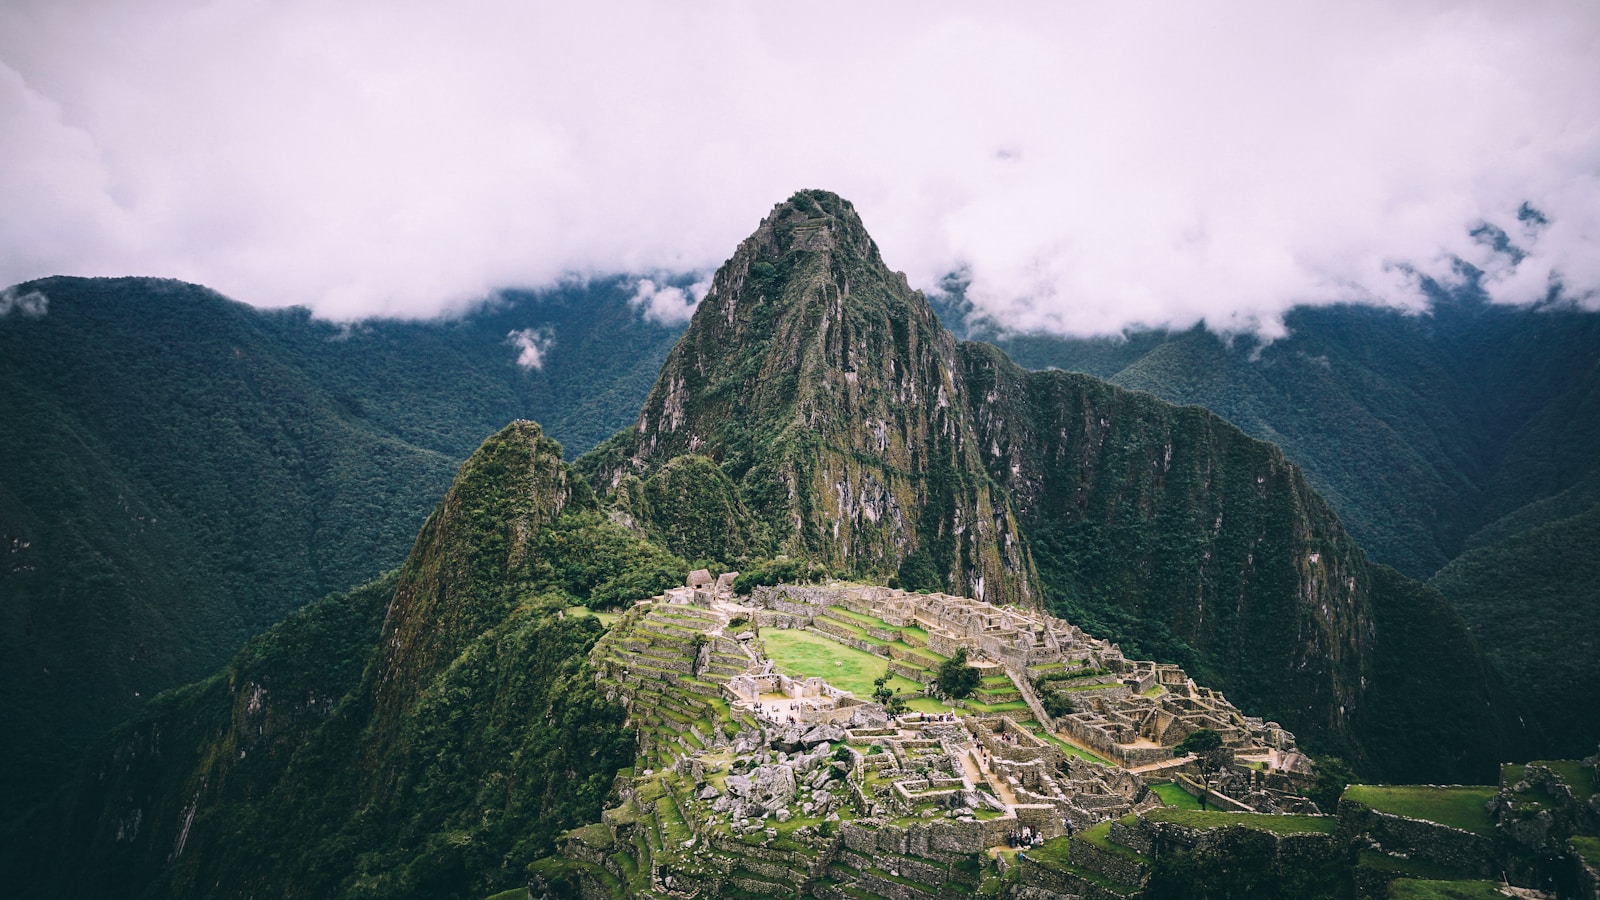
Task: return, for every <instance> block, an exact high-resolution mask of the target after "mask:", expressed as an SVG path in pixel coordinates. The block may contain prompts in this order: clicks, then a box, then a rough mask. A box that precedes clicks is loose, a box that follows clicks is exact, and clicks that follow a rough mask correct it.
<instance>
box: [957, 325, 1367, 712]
mask: <svg viewBox="0 0 1600 900" xmlns="http://www.w3.org/2000/svg"><path fill="white" fill-rule="evenodd" d="M963 350H964V351H965V357H966V363H967V368H966V374H967V377H968V379H969V390H970V393H971V395H972V396H973V397H974V399H975V401H976V405H975V409H974V416H975V420H976V423H977V431H978V434H979V435H980V437H981V439H982V440H983V443H984V446H985V447H986V448H987V451H988V453H987V458H988V462H989V470H990V472H991V473H993V475H994V478H995V479H996V480H997V481H998V482H1000V483H1001V484H1003V485H1005V487H1006V488H1007V490H1008V491H1009V492H1010V495H1011V497H1012V500H1013V502H1014V503H1015V504H1016V505H1017V508H1018V510H1019V513H1020V515H1021V518H1022V521H1023V523H1024V530H1025V533H1026V534H1027V535H1028V537H1029V539H1030V541H1031V542H1032V544H1033V546H1034V548H1035V556H1036V558H1037V559H1038V561H1039V569H1040V572H1041V576H1042V579H1043V582H1044V585H1045V588H1046V590H1047V592H1048V593H1049V595H1050V596H1051V598H1052V599H1053V600H1054V601H1055V602H1056V604H1057V605H1058V607H1059V608H1061V609H1062V610H1063V611H1064V612H1065V613H1067V614H1068V615H1069V616H1070V617H1071V618H1073V619H1074V620H1075V621H1078V622H1080V623H1082V624H1084V625H1085V627H1087V628H1090V629H1091V630H1092V631H1097V632H1100V633H1109V634H1115V635H1118V636H1119V637H1122V638H1124V639H1125V640H1130V641H1134V642H1136V643H1137V644H1138V652H1153V653H1155V654H1157V655H1159V656H1163V657H1167V658H1177V659H1180V660H1182V661H1183V662H1185V663H1186V664H1188V665H1190V666H1192V667H1193V670H1194V672H1195V674H1196V677H1198V678H1201V679H1202V680H1203V681H1205V682H1206V683H1210V684H1216V685H1217V686H1219V687H1222V688H1223V689H1225V690H1227V691H1229V693H1230V696H1232V695H1235V694H1237V695H1239V696H1240V697H1241V698H1242V704H1243V705H1244V706H1245V707H1246V708H1248V709H1251V710H1252V711H1253V712H1257V713H1264V714H1266V715H1268V716H1269V717H1281V718H1282V720H1283V721H1284V722H1285V723H1287V724H1289V725H1290V727H1291V728H1294V729H1295V730H1297V731H1301V732H1309V733H1310V734H1311V735H1313V736H1322V737H1328V736H1333V737H1337V738H1340V739H1341V740H1342V741H1348V740H1349V739H1350V738H1351V737H1353V735H1352V734H1351V727H1350V715H1351V714H1352V713H1353V712H1354V710H1355V709H1356V708H1357V707H1358V706H1359V705H1360V700H1361V694H1362V684H1363V676H1364V675H1366V674H1368V673H1367V667H1368V665H1369V658H1370V656H1371V653H1372V649H1373V636H1374V633H1375V632H1374V625H1373V620H1372V611H1371V599H1370V598H1371V590H1370V584H1369V579H1368V577H1367V572H1366V565H1365V561H1364V559H1363V558H1362V555H1361V551H1360V550H1359V549H1358V548H1357V547H1356V546H1355V543H1354V542H1353V541H1351V540H1350V538H1349V537H1348V536H1347V535H1346V534H1345V533H1344V531H1343V529H1341V528H1340V527H1339V522H1338V519H1337V518H1336V517H1335V516H1334V515H1333V513H1332V512H1331V511H1330V510H1329V509H1328V507H1327V504H1326V503H1324V502H1323V501H1322V498H1320V497H1318V496H1317V495H1316V493H1315V492H1313V491H1312V490H1311V489H1310V488H1308V487H1307V486H1306V484H1305V481H1304V480H1303V479H1302V477H1301V475H1300V472H1299V470H1298V469H1296V468H1295V466H1294V465H1293V464H1291V463H1289V462H1288V461H1287V460H1285V459H1284V458H1283V454H1282V453H1281V452H1280V451H1279V450H1278V448H1277V447H1275V446H1273V445H1271V444H1267V443H1265V442H1262V441H1257V440H1254V439H1252V438H1249V437H1246V436H1245V435H1244V434H1243V433H1241V432H1240V431H1239V430H1238V429H1237V428H1234V427H1233V426H1232V425H1229V424H1228V423H1227V422H1224V421H1223V420H1221V419H1220V418H1218V417H1216V416H1215V415H1212V414H1211V413H1208V412H1206V411H1205V410H1203V409H1200V408H1199V407H1192V406H1191V407H1175V406H1171V405H1169V404H1166V403H1162V402H1161V401H1159V400H1156V399H1155V398H1154V397H1151V396H1150V395H1148V394H1142V393H1135V392H1132V391H1126V390H1123V389H1121V388H1117V387H1113V386H1112V385H1109V384H1107V383H1105V382H1103V381H1100V380H1098V379H1095V378H1091V377H1088V376H1084V375H1076V374H1069V373H1065V372H1025V371H1023V370H1021V369H1019V368H1018V367H1017V366H1015V365H1014V364H1013V363H1011V361H1010V360H1008V359H1006V358H1005V356H1004V355H1003V354H1001V353H1000V352H999V351H997V350H995V349H994V348H992V347H989V346H988V345H984V344H967V345H963Z"/></svg>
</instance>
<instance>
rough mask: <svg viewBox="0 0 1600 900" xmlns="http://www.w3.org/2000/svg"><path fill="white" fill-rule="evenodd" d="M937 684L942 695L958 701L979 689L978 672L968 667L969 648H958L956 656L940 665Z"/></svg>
mask: <svg viewBox="0 0 1600 900" xmlns="http://www.w3.org/2000/svg"><path fill="white" fill-rule="evenodd" d="M935 684H937V685H938V686H939V691H940V692H941V693H943V694H945V695H946V696H949V697H954V698H955V699H957V700H960V699H961V698H962V697H965V696H967V695H968V694H971V693H972V692H973V690H974V689H976V688H977V687H978V670H977V669H974V668H973V667H971V666H969V665H967V648H965V647H960V648H957V650H956V655H955V656H952V657H950V658H949V659H947V660H945V661H944V662H942V663H940V664H939V676H938V679H937V680H936V681H935Z"/></svg>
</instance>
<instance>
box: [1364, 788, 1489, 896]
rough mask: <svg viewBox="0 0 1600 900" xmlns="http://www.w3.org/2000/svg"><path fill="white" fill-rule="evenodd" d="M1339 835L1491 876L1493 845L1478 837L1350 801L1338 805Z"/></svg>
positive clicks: (1487, 840)
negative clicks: (1363, 838)
mask: <svg viewBox="0 0 1600 900" xmlns="http://www.w3.org/2000/svg"><path fill="white" fill-rule="evenodd" d="M1339 834H1340V836H1341V837H1343V838H1344V839H1345V840H1346V841H1349V840H1354V839H1355V838H1356V837H1357V836H1359V835H1367V836H1369V837H1371V838H1372V839H1373V840H1375V841H1377V842H1378V843H1379V844H1381V845H1382V846H1383V848H1384V849H1385V850H1391V851H1393V850H1402V851H1405V852H1406V853H1408V854H1409V855H1411V856H1413V857H1416V858H1420V859H1426V860H1429V861H1431V862H1436V863H1439V864H1441V865H1446V866H1450V867H1452V868H1456V869H1460V870H1462V871H1464V872H1470V873H1472V874H1473V875H1476V876H1478V877H1483V878H1487V877H1490V876H1492V875H1493V874H1494V865H1493V863H1492V860H1493V859H1494V856H1495V854H1494V842H1493V841H1492V840H1490V839H1489V838H1487V837H1485V836H1483V835H1481V834H1473V833H1472V832H1470V831H1462V830H1461V829H1459V828H1451V827H1450V826H1448V825H1440V824H1439V823H1437V822H1429V821H1426V820H1424V819H1411V818H1407V817H1405V816H1397V815H1392V814H1390V813H1383V812H1378V811H1377V810H1375V809H1372V808H1370V807H1368V806H1365V805H1364V804H1361V803H1356V802H1355V801H1353V800H1340V801H1339Z"/></svg>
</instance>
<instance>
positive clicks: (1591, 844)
mask: <svg viewBox="0 0 1600 900" xmlns="http://www.w3.org/2000/svg"><path fill="white" fill-rule="evenodd" d="M1568 843H1570V844H1572V849H1573V850H1576V851H1577V852H1578V855H1579V856H1581V857H1583V861H1584V862H1586V863H1588V864H1589V865H1591V866H1600V837H1589V836H1588V835H1582V836H1579V837H1574V838H1571V839H1570V840H1569V841H1568Z"/></svg>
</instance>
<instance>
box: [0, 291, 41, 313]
mask: <svg viewBox="0 0 1600 900" xmlns="http://www.w3.org/2000/svg"><path fill="white" fill-rule="evenodd" d="M49 309H50V298H49V297H46V296H45V295H44V292H43V291H27V292H25V293H18V291H17V289H16V288H15V287H8V288H6V289H5V290H3V291H0V319H3V318H5V317H6V316H9V315H11V313H12V312H13V311H15V312H16V313H17V314H18V315H21V316H24V317H26V318H29V319H37V318H39V317H40V316H42V315H44V314H45V313H46V312H48V311H49Z"/></svg>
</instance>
